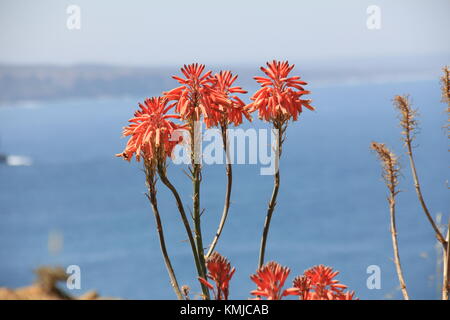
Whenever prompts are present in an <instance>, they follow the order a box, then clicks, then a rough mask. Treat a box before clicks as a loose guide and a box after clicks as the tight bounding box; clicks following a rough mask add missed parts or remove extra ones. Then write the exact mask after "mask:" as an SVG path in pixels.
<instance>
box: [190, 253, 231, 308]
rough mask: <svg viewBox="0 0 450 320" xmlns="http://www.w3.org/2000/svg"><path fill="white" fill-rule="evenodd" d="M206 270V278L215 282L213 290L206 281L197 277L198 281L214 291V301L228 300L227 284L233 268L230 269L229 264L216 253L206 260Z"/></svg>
mask: <svg viewBox="0 0 450 320" xmlns="http://www.w3.org/2000/svg"><path fill="white" fill-rule="evenodd" d="M206 268H207V269H208V274H207V275H206V276H207V278H209V279H211V280H213V281H214V282H215V285H216V286H215V288H214V286H213V285H212V284H210V283H209V282H208V281H207V280H206V279H203V278H201V277H199V278H198V280H199V281H200V282H201V283H202V284H204V285H205V286H207V287H208V288H209V289H210V290H213V291H214V298H215V300H228V294H229V283H230V280H231V278H232V277H233V274H234V271H235V268H231V265H230V262H229V261H228V260H227V259H226V258H225V257H223V256H221V255H220V254H219V253H217V252H213V253H212V254H211V256H210V257H209V258H208V260H207V261H206Z"/></svg>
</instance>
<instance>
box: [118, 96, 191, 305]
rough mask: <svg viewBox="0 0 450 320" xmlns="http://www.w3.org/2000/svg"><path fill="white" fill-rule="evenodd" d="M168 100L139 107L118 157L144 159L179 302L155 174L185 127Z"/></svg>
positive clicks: (157, 223) (158, 226)
mask: <svg viewBox="0 0 450 320" xmlns="http://www.w3.org/2000/svg"><path fill="white" fill-rule="evenodd" d="M167 102H168V101H167V99H165V98H160V97H157V98H151V99H146V100H145V102H144V104H139V107H140V109H139V110H138V111H136V112H135V113H134V117H133V118H131V119H130V120H129V122H130V124H129V125H128V126H127V127H125V128H124V129H123V135H124V136H129V137H130V139H129V140H128V143H127V145H126V147H125V150H124V151H123V152H122V153H120V154H117V156H119V157H122V158H123V159H125V160H128V161H131V159H132V157H133V155H135V156H136V160H137V161H140V159H141V158H142V159H143V160H144V172H145V176H146V185H147V189H148V193H147V194H146V196H147V198H148V199H149V201H150V204H151V207H152V210H153V214H154V216H155V222H156V229H157V232H158V235H159V242H160V247H161V252H162V255H163V258H164V263H165V265H166V269H167V272H168V274H169V278H170V282H171V285H172V287H173V289H174V291H175V294H176V295H177V297H178V299H180V300H182V299H183V295H182V294H181V291H180V287H179V285H178V281H177V278H176V275H175V271H174V269H173V267H172V263H171V261H170V258H169V254H168V252H167V247H166V242H165V238H164V231H163V226H162V221H161V216H160V213H159V209H158V202H157V198H156V194H157V190H156V171H157V167H158V166H165V163H166V158H167V157H169V156H170V155H171V153H172V151H173V148H174V147H175V146H176V145H177V144H178V141H176V140H174V139H172V133H173V132H174V131H175V130H177V129H181V128H182V126H180V125H178V124H176V123H174V122H172V121H171V119H178V118H179V117H178V116H176V115H168V114H167V112H168V111H169V110H170V109H171V108H172V106H170V105H167Z"/></svg>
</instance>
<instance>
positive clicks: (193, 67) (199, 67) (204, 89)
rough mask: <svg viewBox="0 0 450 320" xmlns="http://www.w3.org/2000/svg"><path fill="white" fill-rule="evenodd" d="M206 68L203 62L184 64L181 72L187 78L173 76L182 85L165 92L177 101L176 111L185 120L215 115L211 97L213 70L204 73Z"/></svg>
mask: <svg viewBox="0 0 450 320" xmlns="http://www.w3.org/2000/svg"><path fill="white" fill-rule="evenodd" d="M204 70H205V65H203V64H198V63H194V64H190V65H187V66H186V65H184V67H183V68H181V72H182V73H183V75H184V76H185V77H186V78H181V77H178V76H172V78H174V79H175V80H177V81H178V82H179V83H180V84H181V86H179V87H177V88H175V89H172V90H170V91H167V92H164V96H165V97H166V98H167V99H169V100H171V101H172V100H174V101H175V103H174V104H175V106H176V108H175V111H176V112H177V113H179V114H180V116H181V118H182V119H183V120H187V121H191V120H192V121H199V120H200V119H201V116H202V115H203V117H204V118H205V120H207V121H208V120H209V119H210V118H212V117H213V114H212V110H211V104H212V101H211V97H210V91H211V87H210V82H211V73H212V72H211V71H207V72H205V73H203V71H204Z"/></svg>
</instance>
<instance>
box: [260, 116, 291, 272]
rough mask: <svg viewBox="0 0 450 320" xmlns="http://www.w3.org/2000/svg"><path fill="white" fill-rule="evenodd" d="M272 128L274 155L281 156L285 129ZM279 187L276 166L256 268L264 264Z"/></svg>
mask: <svg viewBox="0 0 450 320" xmlns="http://www.w3.org/2000/svg"><path fill="white" fill-rule="evenodd" d="M274 128H275V129H277V130H278V140H277V147H276V152H277V153H278V154H277V155H276V156H277V157H280V156H281V145H282V143H283V132H284V130H285V129H283V127H282V125H276V124H275V125H274ZM279 188H280V170H279V168H278V167H277V168H276V173H275V176H274V183H273V190H272V196H271V198H270V202H269V207H268V208H267V215H266V219H265V221H264V228H263V234H262V237H261V247H260V249H259V262H258V268H261V267H262V266H263V264H264V256H265V252H266V242H267V237H268V235H269V228H270V222H271V220H272V215H273V212H274V210H275V206H276V204H277V197H278V190H279Z"/></svg>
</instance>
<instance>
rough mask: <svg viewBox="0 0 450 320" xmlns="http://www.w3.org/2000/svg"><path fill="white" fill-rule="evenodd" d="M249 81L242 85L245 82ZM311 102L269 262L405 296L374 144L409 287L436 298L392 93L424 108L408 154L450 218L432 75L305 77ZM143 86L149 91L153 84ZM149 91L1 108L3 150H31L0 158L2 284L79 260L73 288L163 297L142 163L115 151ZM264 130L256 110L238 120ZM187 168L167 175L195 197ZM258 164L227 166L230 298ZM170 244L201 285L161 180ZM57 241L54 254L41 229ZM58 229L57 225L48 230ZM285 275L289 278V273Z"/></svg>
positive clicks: (237, 280)
mask: <svg viewBox="0 0 450 320" xmlns="http://www.w3.org/2000/svg"><path fill="white" fill-rule="evenodd" d="M249 89H250V91H251V88H249ZM311 90H312V92H313V93H312V95H311V98H312V99H313V101H314V102H313V105H314V106H315V107H316V111H314V112H311V111H309V110H305V111H304V113H303V114H302V115H301V117H300V120H299V121H298V122H295V123H291V124H290V125H289V128H288V132H287V139H286V142H285V144H284V148H283V155H282V159H281V164H280V174H281V188H280V194H279V199H278V205H277V207H276V211H275V213H274V216H273V220H272V225H271V229H270V234H269V239H268V246H267V253H266V259H267V260H276V261H278V262H280V263H281V264H283V265H286V266H289V267H290V268H291V275H290V278H289V282H290V281H291V280H292V279H293V278H294V276H296V275H298V274H301V273H303V271H304V270H305V269H308V268H309V267H311V266H313V265H318V264H325V265H329V266H332V267H333V268H335V269H336V270H339V271H340V274H339V275H338V276H337V279H338V280H340V281H341V282H342V283H344V284H346V285H348V287H349V288H350V289H351V290H354V291H355V292H356V296H357V297H359V298H361V299H401V297H402V296H401V293H400V291H399V286H398V279H397V275H396V272H395V266H394V263H393V251H392V243H391V236H390V232H389V210H388V205H387V201H386V196H387V190H386V187H385V185H384V183H383V182H382V180H381V169H380V165H379V163H378V161H377V160H376V157H375V155H374V154H373V153H372V152H371V151H370V150H369V145H370V142H371V141H373V140H375V141H379V142H385V143H387V144H388V146H389V147H391V148H392V149H393V150H394V151H395V152H396V153H397V154H398V155H401V157H400V162H401V165H402V173H403V175H402V177H401V179H400V186H399V187H400V189H401V191H402V192H401V193H400V194H399V195H398V198H397V204H398V205H397V228H398V237H399V249H400V256H401V260H402V264H403V269H404V273H405V278H406V285H407V288H408V289H409V293H410V296H411V297H412V298H414V299H436V298H438V297H439V286H440V282H441V279H440V274H439V265H438V261H439V259H440V252H439V250H438V248H437V246H436V240H435V237H434V235H433V232H432V229H431V227H430V225H429V224H428V222H427V220H426V218H425V216H424V214H423V212H422V211H421V209H420V207H419V203H418V201H417V198H416V195H415V192H414V187H413V183H412V180H411V176H410V172H409V165H408V162H407V160H408V159H407V157H406V155H405V153H404V149H403V147H402V141H401V139H400V131H401V129H400V128H399V126H398V120H397V119H396V112H395V111H394V109H393V107H392V98H393V97H394V95H395V94H404V93H409V94H411V97H412V100H413V103H414V105H415V106H416V107H418V108H419V110H420V111H419V112H420V127H421V130H420V132H419V133H418V136H417V139H416V145H417V148H416V149H415V152H416V161H417V167H418V172H419V175H420V178H421V183H422V187H423V192H424V196H425V199H426V201H427V203H428V205H429V207H430V209H431V211H432V214H433V216H438V215H440V214H442V215H443V218H442V219H443V220H442V221H447V219H448V213H449V211H448V209H449V200H448V199H449V197H448V192H449V191H448V188H447V180H448V178H449V169H448V151H447V150H448V144H449V143H448V139H447V136H446V130H444V128H443V127H444V126H445V124H446V122H447V115H446V113H445V112H444V110H445V107H446V106H445V105H444V104H442V103H441V102H440V86H439V83H438V81H437V80H436V81H421V82H417V81H416V82H404V83H400V82H396V83H388V84H364V85H347V86H316V87H315V86H314V85H312V86H311ZM149 95H151V93H149ZM143 98H144V97H134V98H123V99H112V98H111V99H106V98H105V99H102V100H98V99H97V100H71V101H60V102H48V103H39V104H28V105H23V106H10V107H8V106H6V107H2V108H0V153H5V154H12V155H21V156H27V157H30V158H31V159H32V161H33V163H32V165H31V166H7V165H0V286H7V287H20V286H26V285H29V284H30V283H31V282H32V281H33V279H34V275H33V272H32V271H33V269H35V268H36V267H38V266H40V265H60V266H63V267H67V266H69V265H78V266H80V269H81V289H79V290H72V291H71V293H72V294H75V295H79V294H82V293H83V292H86V291H88V290H91V289H96V290H98V292H99V293H100V294H101V295H103V296H108V297H120V298H125V299H172V298H175V295H174V293H173V291H172V289H171V287H170V285H169V281H168V276H167V272H166V269H165V267H164V264H163V260H162V256H161V252H160V249H159V242H158V237H157V233H156V231H155V224H154V217H153V214H152V212H151V209H150V206H149V203H148V201H147V199H146V197H145V195H144V193H145V192H146V187H145V183H144V174H143V172H142V170H141V164H136V163H134V162H132V163H128V162H126V161H123V160H121V159H119V158H116V157H115V156H114V154H116V153H118V152H121V151H122V150H123V148H124V145H125V143H126V139H124V138H121V129H122V127H123V126H124V125H126V123H127V119H128V118H129V117H131V115H132V113H133V111H134V110H135V109H136V107H137V102H138V101H139V100H142V99H143ZM252 127H256V128H264V127H267V124H264V123H261V122H260V121H259V120H257V119H256V120H255V121H254V122H253V123H251V124H246V125H245V126H243V128H252ZM183 169H185V167H184V166H181V165H173V164H172V165H170V166H169V175H170V177H171V178H172V180H173V182H174V184H175V185H176V186H177V188H178V189H179V191H180V192H181V194H182V195H183V198H184V201H185V204H186V206H190V200H191V193H190V192H191V189H190V187H191V186H190V181H189V180H188V178H187V177H186V176H185V175H184V173H183V171H182V170H183ZM259 170H260V166H259V165H249V164H248V165H235V166H234V185H233V194H232V206H231V209H230V213H229V220H228V222H227V224H226V225H225V228H224V231H223V236H222V238H221V240H220V241H219V244H218V246H217V251H219V252H220V253H221V254H222V255H225V256H226V257H228V258H229V260H230V261H231V264H232V265H233V266H235V267H236V273H235V276H234V277H233V280H232V281H231V292H230V297H231V298H234V299H247V298H249V297H250V293H249V292H250V291H251V290H253V289H254V288H255V286H254V284H253V283H252V282H251V280H250V278H249V275H250V274H252V273H254V272H255V270H256V266H257V261H258V250H259V242H260V237H261V231H262V226H263V222H264V218H265V213H266V206H267V203H268V201H269V197H270V193H271V190H272V177H271V176H262V175H260V174H259V172H260V171H259ZM225 184H226V178H225V169H224V167H223V165H210V166H206V165H205V166H204V174H203V184H202V194H201V206H202V207H203V208H205V212H204V214H203V225H202V228H203V234H204V238H205V239H204V242H205V245H206V244H208V243H209V242H210V240H211V239H212V237H213V235H214V233H215V231H216V228H217V224H218V222H219V219H220V214H221V211H222V206H223V198H224V192H225V186H226V185H225ZM158 191H159V205H160V211H161V215H162V218H163V224H164V228H165V229H164V231H165V233H166V239H167V242H168V250H169V254H170V255H171V257H172V260H173V265H174V268H175V271H176V273H177V276H178V280H179V283H180V284H187V285H189V286H190V287H191V293H192V295H193V296H194V295H195V294H196V293H198V292H199V291H200V290H199V285H198V283H197V280H196V272H195V268H194V264H193V260H192V258H191V255H190V247H189V245H188V243H187V242H186V237H185V234H184V229H183V227H182V224H181V222H180V218H179V214H178V211H177V210H176V206H175V204H174V201H173V200H172V197H171V194H169V193H168V192H167V190H166V189H165V188H164V186H162V185H160V186H159V190H158ZM55 234H56V235H58V237H59V238H62V239H63V246H62V248H61V250H59V251H58V252H53V251H49V238H50V239H51V238H52V237H54V235H55ZM52 235H53V236H52ZM371 265H377V266H379V267H380V270H381V288H380V289H369V288H368V287H367V285H366V282H367V278H368V277H369V276H370V274H368V273H367V268H368V267H369V266H371ZM288 284H289V283H288Z"/></svg>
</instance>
